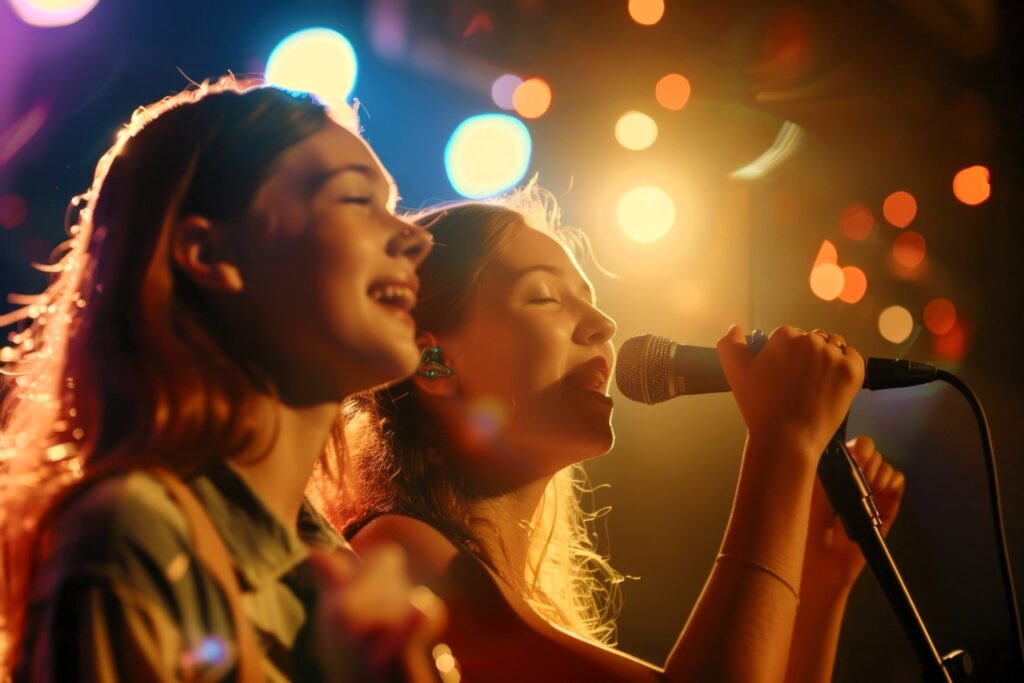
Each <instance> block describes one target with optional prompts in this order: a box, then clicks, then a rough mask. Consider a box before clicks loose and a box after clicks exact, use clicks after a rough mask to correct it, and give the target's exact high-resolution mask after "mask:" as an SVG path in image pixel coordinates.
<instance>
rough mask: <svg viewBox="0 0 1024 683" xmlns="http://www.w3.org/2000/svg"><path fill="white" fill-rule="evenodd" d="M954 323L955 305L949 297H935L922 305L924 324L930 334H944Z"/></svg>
mask: <svg viewBox="0 0 1024 683" xmlns="http://www.w3.org/2000/svg"><path fill="white" fill-rule="evenodd" d="M954 325H956V306H954V305H953V302H952V301H950V300H949V299H935V300H933V301H929V302H928V305H927V306H925V307H924V326H925V327H927V328H928V329H929V330H930V331H931V332H932V334H937V335H940V336H941V335H944V334H946V333H947V332H949V331H950V330H952V329H953V326H954Z"/></svg>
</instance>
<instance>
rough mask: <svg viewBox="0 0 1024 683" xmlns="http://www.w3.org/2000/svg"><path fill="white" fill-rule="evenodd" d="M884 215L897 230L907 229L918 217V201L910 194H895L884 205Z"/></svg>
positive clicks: (902, 192)
mask: <svg viewBox="0 0 1024 683" xmlns="http://www.w3.org/2000/svg"><path fill="white" fill-rule="evenodd" d="M882 215H884V216H885V220H887V221H889V222H890V223H892V224H893V225H895V226H896V227H897V228H905V227H907V226H908V225H910V224H911V223H912V222H913V220H914V217H915V216H916V215H917V200H916V199H914V195H912V194H910V193H909V192H904V191H903V190H900V191H899V192H893V193H892V194H891V195H889V196H888V197H886V198H885V201H884V202H883V203H882Z"/></svg>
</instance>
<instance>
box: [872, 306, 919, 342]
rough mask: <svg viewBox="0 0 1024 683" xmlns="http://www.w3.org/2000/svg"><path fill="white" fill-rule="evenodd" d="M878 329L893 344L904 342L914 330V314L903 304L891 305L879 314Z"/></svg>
mask: <svg viewBox="0 0 1024 683" xmlns="http://www.w3.org/2000/svg"><path fill="white" fill-rule="evenodd" d="M878 331H879V332H880V333H881V334H882V336H883V337H884V338H885V339H886V340H887V341H891V342H892V343H893V344H902V343H903V342H905V341H906V340H907V338H908V337H909V336H910V333H911V332H913V331H914V316H912V315H910V311H908V310H907V309H905V308H903V307H902V306H890V307H889V308H887V309H885V310H884V311H882V313H881V314H880V315H879V316H878Z"/></svg>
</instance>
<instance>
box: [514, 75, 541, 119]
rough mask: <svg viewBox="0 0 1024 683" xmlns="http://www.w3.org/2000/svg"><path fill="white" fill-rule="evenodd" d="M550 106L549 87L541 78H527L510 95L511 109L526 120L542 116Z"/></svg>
mask: <svg viewBox="0 0 1024 683" xmlns="http://www.w3.org/2000/svg"><path fill="white" fill-rule="evenodd" d="M550 106H551V86H550V85H548V84H547V81H545V80H544V79H543V78H529V79H527V80H525V81H523V82H522V83H520V84H519V87H517V88H516V90H515V92H514V93H512V107H513V108H514V109H515V110H516V113H517V114H519V115H520V116H522V117H523V118H526V119H535V118H538V117H540V116H543V115H544V114H545V112H547V110H548V108H549V107H550Z"/></svg>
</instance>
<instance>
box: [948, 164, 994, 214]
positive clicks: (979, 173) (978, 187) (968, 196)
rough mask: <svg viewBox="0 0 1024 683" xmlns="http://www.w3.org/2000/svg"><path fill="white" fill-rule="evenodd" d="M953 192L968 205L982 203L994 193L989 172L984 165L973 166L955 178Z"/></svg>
mask: <svg viewBox="0 0 1024 683" xmlns="http://www.w3.org/2000/svg"><path fill="white" fill-rule="evenodd" d="M953 194H954V195H956V198H957V199H959V200H960V201H962V202H963V203H964V204H967V205H968V206H975V205H977V204H981V203H982V202H983V201H985V200H986V199H988V197H989V195H990V194H992V186H991V185H990V184H989V172H988V169H987V168H985V167H984V166H971V167H969V168H965V169H963V170H962V171H960V172H959V173H957V174H956V176H954V178H953Z"/></svg>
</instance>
